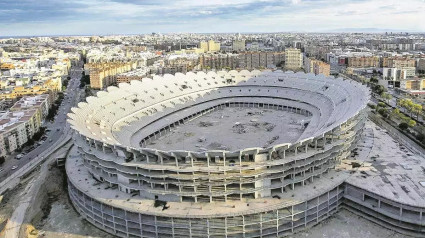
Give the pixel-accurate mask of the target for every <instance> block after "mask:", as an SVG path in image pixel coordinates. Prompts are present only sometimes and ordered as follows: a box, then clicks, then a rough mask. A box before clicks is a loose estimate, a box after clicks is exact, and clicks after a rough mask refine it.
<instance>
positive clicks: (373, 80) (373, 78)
mask: <svg viewBox="0 0 425 238" xmlns="http://www.w3.org/2000/svg"><path fill="white" fill-rule="evenodd" d="M369 82H371V83H373V84H377V83H378V79H377V78H375V77H372V78H370V80H369Z"/></svg>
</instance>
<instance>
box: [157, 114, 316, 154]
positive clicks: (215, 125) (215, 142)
mask: <svg viewBox="0 0 425 238" xmlns="http://www.w3.org/2000/svg"><path fill="white" fill-rule="evenodd" d="M308 121H309V119H308V117H305V116H303V115H299V114H295V113H289V112H285V111H276V110H272V109H259V108H234V107H232V108H224V109H219V110H217V111H214V112H212V113H209V114H206V115H204V116H201V117H199V118H197V119H194V120H192V121H190V122H187V123H186V124H184V125H181V126H179V127H177V128H176V129H174V130H173V131H172V132H171V133H168V134H166V135H164V136H162V137H160V138H159V139H157V140H156V141H154V142H153V143H152V144H150V147H153V148H157V149H166V150H171V149H186V150H194V151H203V150H214V149H217V150H223V149H224V150H230V151H232V150H237V149H241V148H249V147H258V146H263V147H268V146H270V145H273V144H279V143H292V142H295V141H296V140H297V139H298V138H299V137H300V135H301V133H302V132H303V131H304V128H303V125H304V123H305V122H308Z"/></svg>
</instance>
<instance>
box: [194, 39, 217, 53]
mask: <svg viewBox="0 0 425 238" xmlns="http://www.w3.org/2000/svg"><path fill="white" fill-rule="evenodd" d="M199 48H201V49H203V50H204V52H205V53H207V52H211V53H212V52H218V51H220V43H219V42H215V41H213V40H209V41H208V42H206V41H201V42H200V43H199Z"/></svg>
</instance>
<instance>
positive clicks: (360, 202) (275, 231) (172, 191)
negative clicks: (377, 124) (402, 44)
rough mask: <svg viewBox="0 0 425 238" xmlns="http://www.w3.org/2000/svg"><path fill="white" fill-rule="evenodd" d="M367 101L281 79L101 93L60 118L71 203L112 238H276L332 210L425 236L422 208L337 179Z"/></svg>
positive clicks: (239, 76) (168, 84)
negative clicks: (66, 136)
mask: <svg viewBox="0 0 425 238" xmlns="http://www.w3.org/2000/svg"><path fill="white" fill-rule="evenodd" d="M368 100H369V91H368V89H367V88H366V87H365V86H363V85H361V84H359V83H356V82H354V81H350V80H342V79H341V78H339V79H335V78H333V77H325V76H322V75H320V76H315V75H313V74H304V73H293V72H282V71H273V72H272V71H262V72H260V71H251V72H249V71H240V72H237V71H230V72H225V71H220V72H208V73H203V72H199V73H187V74H185V75H184V74H176V75H175V76H172V75H165V76H162V77H161V76H156V77H154V79H143V81H132V82H131V84H120V85H119V87H108V88H107V91H101V92H98V93H97V97H88V98H87V102H86V103H79V104H78V108H73V109H72V113H70V114H69V118H70V119H69V123H70V124H71V125H72V128H73V130H74V131H75V133H74V141H75V145H76V146H75V148H74V149H75V151H74V152H75V154H74V155H73V156H72V157H70V158H68V160H67V162H66V170H67V175H68V181H69V182H68V187H69V195H70V199H71V200H72V203H73V204H74V206H75V208H76V209H77V210H78V211H79V212H80V214H81V215H82V216H83V217H84V218H85V219H87V220H88V221H89V222H91V223H92V224H94V225H95V226H97V227H99V228H100V229H103V230H105V231H107V232H110V233H112V234H115V235H117V236H119V237H280V236H285V235H289V234H293V233H294V232H296V231H298V230H301V229H305V228H306V227H308V226H311V225H314V224H317V223H318V222H320V221H322V220H323V219H325V218H327V217H328V216H330V215H331V214H333V213H334V212H335V211H337V210H338V209H339V208H340V207H341V206H347V207H350V208H351V209H353V210H356V211H357V212H358V213H359V214H367V216H369V217H372V218H373V219H375V220H374V221H375V222H381V223H382V224H384V225H385V224H386V225H388V226H395V227H398V228H400V230H404V231H406V232H424V222H425V218H423V216H422V214H423V211H425V208H424V207H425V206H424V201H423V200H422V201H420V202H417V203H409V204H405V203H404V202H403V201H401V200H399V201H397V200H395V199H389V198H386V197H385V196H382V194H379V193H374V192H370V191H367V189H366V188H364V187H362V186H357V184H356V182H353V183H349V182H347V180H348V178H349V177H350V176H351V174H352V173H353V171H350V170H343V169H337V167H338V165H340V164H341V163H342V161H344V160H346V159H347V158H348V157H349V156H350V154H351V153H352V151H353V150H355V147H356V145H357V142H358V141H359V140H360V139H361V138H362V133H363V128H364V125H365V122H366V118H367V115H366V106H367V102H368ZM354 181H355V180H354ZM418 200H419V199H418ZM393 211H395V212H393Z"/></svg>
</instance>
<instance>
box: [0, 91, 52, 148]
mask: <svg viewBox="0 0 425 238" xmlns="http://www.w3.org/2000/svg"><path fill="white" fill-rule="evenodd" d="M49 107H50V101H49V95H37V96H34V97H23V98H21V99H20V100H19V101H17V102H16V103H15V104H14V105H13V106H12V107H11V108H10V110H9V111H3V112H0V156H5V155H7V154H10V153H12V152H13V151H15V150H16V149H18V148H20V147H22V146H23V145H24V144H25V143H26V142H28V140H29V139H31V138H32V137H33V136H34V134H35V133H37V132H38V131H39V130H40V127H41V125H42V124H43V121H44V119H45V118H46V116H47V114H48V112H49Z"/></svg>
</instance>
